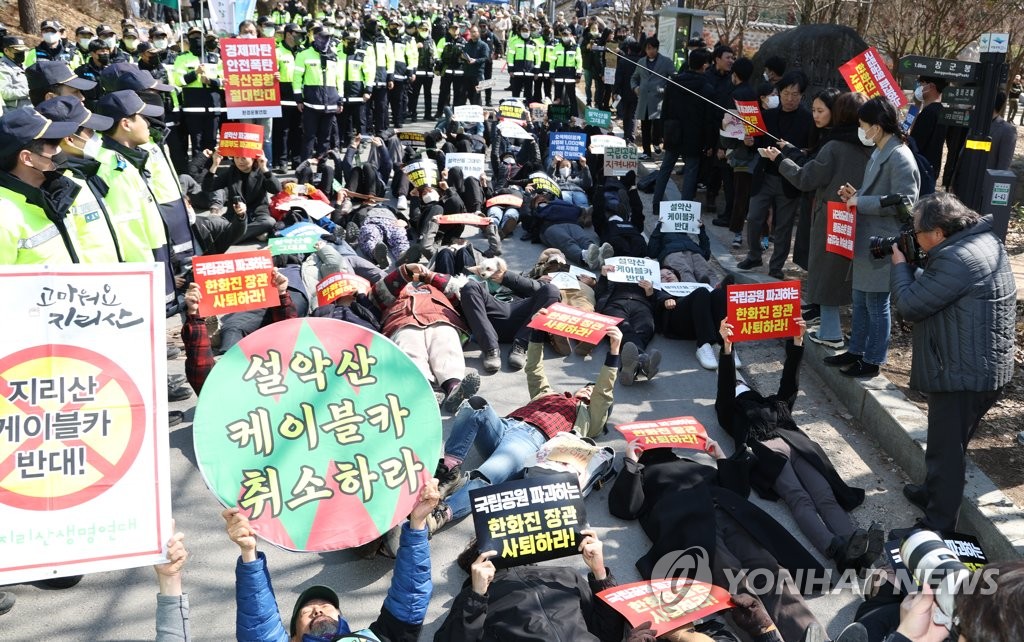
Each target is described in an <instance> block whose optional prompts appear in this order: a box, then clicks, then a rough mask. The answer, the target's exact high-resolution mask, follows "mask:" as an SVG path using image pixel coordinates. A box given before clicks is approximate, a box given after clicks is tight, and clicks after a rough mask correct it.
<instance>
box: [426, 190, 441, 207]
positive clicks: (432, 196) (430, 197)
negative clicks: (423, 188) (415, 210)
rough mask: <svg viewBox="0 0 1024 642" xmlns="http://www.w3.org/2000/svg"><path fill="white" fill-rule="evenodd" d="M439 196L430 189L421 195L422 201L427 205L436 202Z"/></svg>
mask: <svg viewBox="0 0 1024 642" xmlns="http://www.w3.org/2000/svg"><path fill="white" fill-rule="evenodd" d="M439 198H441V197H440V196H438V195H437V192H435V191H434V190H430V191H429V192H427V193H426V194H424V195H423V202H424V203H427V204H428V205H429V204H430V203H436V202H437V200H438V199H439Z"/></svg>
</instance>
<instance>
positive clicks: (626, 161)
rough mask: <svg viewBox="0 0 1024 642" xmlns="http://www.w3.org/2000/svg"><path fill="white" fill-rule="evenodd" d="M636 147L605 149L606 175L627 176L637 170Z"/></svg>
mask: <svg viewBox="0 0 1024 642" xmlns="http://www.w3.org/2000/svg"><path fill="white" fill-rule="evenodd" d="M637 162H638V161H637V154H636V147H633V146H628V147H605V148H604V175H605V176H625V175H626V174H628V173H630V172H635V171H636V168H637Z"/></svg>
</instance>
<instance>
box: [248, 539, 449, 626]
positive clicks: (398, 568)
mask: <svg viewBox="0 0 1024 642" xmlns="http://www.w3.org/2000/svg"><path fill="white" fill-rule="evenodd" d="M257 555H258V557H257V559H256V560H255V561H253V562H249V563H245V562H242V559H241V557H239V559H238V563H237V564H236V566H235V601H236V608H237V614H236V619H235V637H236V638H237V639H238V641H239V642H288V640H289V635H288V631H287V630H286V629H285V627H284V623H283V622H282V621H281V614H280V612H279V611H278V608H277V598H276V597H275V596H274V587H273V585H271V583H270V570H269V569H268V568H267V558H266V556H265V555H264V554H263V553H257ZM432 591H433V583H432V582H431V580H430V544H429V543H428V541H427V529H425V528H424V529H423V530H418V531H414V530H411V529H410V528H409V522H406V523H405V524H403V525H402V535H401V540H400V547H399V549H398V557H397V558H396V559H395V570H394V575H393V576H392V578H391V587H390V588H389V589H388V595H387V597H386V598H384V606H383V608H381V611H380V617H378V618H377V620H376V621H375V622H374V623H373V624H371V625H370V626H369V627H367V629H364V630H362V631H359V632H358V633H360V634H361V635H366V636H371V635H372V636H376V637H377V638H378V639H380V640H381V642H413V641H414V640H416V639H418V638H419V634H420V629H421V628H422V627H423V618H424V617H425V616H426V614H427V605H428V604H429V603H430V594H431V592H432ZM349 632H350V629H349V626H348V622H346V621H345V618H341V619H340V620H339V622H338V634H343V633H349ZM304 640H305V641H306V642H322V639H321V638H316V637H312V636H309V635H307V636H304Z"/></svg>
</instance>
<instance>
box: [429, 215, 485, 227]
mask: <svg viewBox="0 0 1024 642" xmlns="http://www.w3.org/2000/svg"><path fill="white" fill-rule="evenodd" d="M491 223H493V221H492V220H491V219H490V218H489V217H487V216H477V215H476V214H442V215H441V216H438V217H437V224H438V225H475V226H477V227H487V226H488V225H490V224H491Z"/></svg>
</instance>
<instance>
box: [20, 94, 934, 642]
mask: <svg viewBox="0 0 1024 642" xmlns="http://www.w3.org/2000/svg"><path fill="white" fill-rule="evenodd" d="M506 85H507V83H506V82H504V78H500V77H499V78H496V83H495V86H496V87H497V88H499V89H500V88H502V87H505V86H506ZM499 95H505V94H504V92H501V91H498V92H496V96H495V98H497V96H499ZM419 125H420V126H419V127H418V128H417V129H419V130H423V129H424V128H425V127H424V124H423V123H420V124H419ZM644 198H645V201H646V204H647V206H648V211H649V207H650V197H649V196H648V195H644ZM517 236H518V234H517ZM478 243H480V247H481V248H483V246H484V245H483V242H482V239H479V240H478ZM540 249H542V248H541V247H540V246H537V245H529V244H527V243H524V242H522V241H519V240H518V239H515V240H511V239H510V241H509V242H508V243H507V244H506V253H505V258H506V259H507V260H508V262H509V264H510V265H511V266H512V267H514V268H517V269H523V268H526V267H528V266H530V265H532V264H533V262H534V260H535V258H536V256H537V253H538V252H539V251H540ZM652 347H656V348H658V349H659V350H661V351H662V352H663V353H664V354H665V359H664V361H663V362H662V365H663V368H664V370H663V372H662V373H661V374H659V375H658V376H657V378H655V379H654V380H653V381H651V382H649V383H641V384H639V385H635V386H633V387H629V388H623V387H619V388H618V389H617V390H616V391H615V409H614V416H613V421H614V422H616V423H618V422H626V421H632V420H635V419H655V418H661V417H669V416H676V415H693V416H695V417H696V418H697V419H698V420H700V421H701V422H702V423H703V424H704V425H705V426H706V427H707V428H708V431H709V433H710V434H711V436H712V437H713V438H715V439H718V440H719V441H720V442H721V443H722V444H723V445H724V446H725V447H726V450H727V451H729V452H731V451H732V443H731V440H730V439H729V438H728V437H727V436H726V435H725V434H724V433H723V431H722V430H721V429H720V428H719V427H718V425H717V422H716V420H715V415H714V408H713V405H714V396H715V374H714V373H713V372H709V371H707V370H704V369H702V368H701V367H700V365H699V364H698V363H697V361H696V358H695V356H694V350H695V347H696V346H694V345H693V344H692V343H691V342H681V341H670V340H666V339H664V338H662V337H658V338H656V339H655V341H654V344H653V345H652ZM507 349H508V346H505V349H504V352H506V353H507ZM739 353H740V355H741V357H742V360H743V362H744V364H745V370H746V373H747V375H748V378H749V379H750V380H751V381H752V382H753V383H754V384H755V385H756V386H757V387H759V388H760V389H761V390H764V391H771V390H774V387H775V386H777V385H778V379H779V376H780V374H781V361H780V359H781V357H782V355H783V345H782V342H780V341H767V342H763V343H759V344H756V345H743V346H741V347H740V348H739ZM595 354H596V355H597V357H596V358H595V357H589V358H586V359H582V358H580V357H577V356H575V355H572V356H569V357H566V358H561V357H557V356H554V355H553V354H551V353H549V355H548V358H547V361H546V367H547V371H548V373H549V375H550V378H551V380H552V383H553V384H554V385H555V386H556V387H564V388H565V389H574V387H575V386H578V384H579V382H582V381H587V380H592V379H593V375H594V373H596V371H597V370H598V368H599V367H600V363H601V361H602V360H603V357H604V348H603V347H602V348H598V349H597V350H596V351H595ZM467 355H468V359H467V361H468V365H469V366H470V367H477V368H480V365H481V364H480V353H479V349H477V348H476V346H475V345H470V346H469V349H468V352H467ZM169 370H170V372H172V373H181V372H183V371H184V362H183V360H182V359H178V360H175V361H171V362H170V364H169ZM481 394H482V395H483V396H485V397H486V398H487V399H488V400H489V401H490V402H491V403H492V405H493V406H494V407H495V408H496V409H497V410H498V411H499V412H507V411H510V410H512V409H513V408H515V407H518V406H520V405H522V404H524V403H525V402H527V401H528V399H527V392H526V385H525V377H524V375H523V374H522V373H521V372H517V373H512V372H507V371H502V372H500V373H498V374H495V375H492V376H485V377H484V378H483V385H482V389H481ZM225 403H230V400H225ZM194 406H195V399H194V398H193V399H191V400H188V401H185V402H179V403H176V404H172V407H174V408H178V409H181V410H184V411H185V412H186V422H185V423H182V424H179V425H178V426H174V427H173V428H171V429H170V446H171V462H170V466H171V479H172V481H173V491H172V499H173V506H174V515H175V517H176V519H177V523H178V528H179V529H180V530H182V531H184V532H185V533H186V544H187V546H188V549H189V551H190V552H191V557H190V559H189V562H188V565H187V566H186V569H185V589H186V591H187V592H188V593H189V595H190V600H191V604H192V620H191V621H192V633H193V635H194V637H195V638H196V639H197V640H214V639H216V640H225V639H230V638H231V637H232V636H233V632H234V617H235V604H234V596H233V582H234V578H233V572H234V565H235V560H236V558H237V554H238V552H237V549H236V548H235V547H234V546H233V545H232V544H231V543H230V541H229V540H228V539H227V537H226V535H225V533H224V529H223V522H222V520H221V519H220V517H219V513H220V510H221V507H220V505H219V504H218V502H217V501H216V500H215V499H214V496H213V494H212V493H211V492H210V491H209V490H208V489H207V488H206V486H205V484H204V482H203V480H202V476H201V475H200V474H199V472H198V470H197V468H196V464H195V453H194V451H193V447H192V426H191V424H190V423H189V421H191V418H192V411H193V410H194ZM847 418H848V415H846V414H845V409H844V408H842V406H841V405H840V404H838V402H837V401H836V400H835V399H834V398H833V396H832V395H831V393H830V391H829V390H828V389H826V388H824V387H823V386H822V383H821V381H820V380H819V379H818V378H817V377H815V376H814V374H813V373H812V372H810V370H809V369H806V368H805V369H804V372H803V373H802V379H801V392H800V397H799V399H798V400H797V402H796V411H795V419H796V421H797V422H798V423H799V424H800V425H801V426H802V427H803V428H805V429H806V430H807V432H808V433H809V434H810V435H811V436H812V437H813V438H814V439H816V440H817V441H818V442H819V443H820V444H821V445H822V447H823V448H824V450H825V452H827V453H828V454H829V456H830V457H831V458H832V460H833V461H834V462H835V463H836V465H837V467H838V469H839V471H840V474H841V475H842V476H843V477H844V478H845V479H846V480H847V481H849V482H851V483H853V484H855V485H859V486H862V487H864V488H865V489H866V490H867V500H866V501H865V503H864V505H863V506H861V507H860V508H858V509H857V510H856V511H854V517H855V518H856V520H857V521H858V522H860V523H861V524H862V525H865V526H866V525H867V524H869V523H870V522H871V521H872V520H878V521H880V522H882V523H883V524H884V525H885V526H886V527H887V528H889V527H894V526H902V525H906V524H907V523H909V522H910V521H911V520H912V518H913V516H914V512H913V510H912V509H911V507H910V506H909V504H907V503H906V502H905V501H904V500H903V498H902V495H901V494H900V492H899V490H898V489H899V488H900V487H901V485H902V484H903V483H904V481H905V479H904V477H903V475H902V472H899V471H897V470H895V469H894V465H893V464H892V463H891V461H889V460H888V459H887V458H886V457H885V456H884V455H883V454H882V453H881V452H880V450H879V448H878V446H877V444H875V443H872V442H871V441H870V440H868V439H867V438H866V437H864V436H863V435H862V434H861V433H860V432H859V431H858V430H857V429H856V427H854V426H851V425H850V423H849V421H848V420H847ZM448 423H449V422H448V417H447V415H446V416H445V430H446V433H447V429H448V427H449V426H448ZM616 435H617V433H613V434H612V435H609V436H608V437H606V438H604V439H602V443H603V444H607V445H611V446H612V447H614V448H615V449H616V451H618V452H620V453H621V451H622V447H623V445H624V444H623V442H622V440H621V439H617V438H616ZM472 461H473V460H470V463H472ZM885 489H896V490H895V492H893V491H892V490H888V491H887V490H885ZM607 498H608V490H607V489H604V490H601V491H598V492H595V493H594V494H593V495H591V497H590V498H589V499H588V500H587V509H588V516H589V519H590V522H591V524H592V525H594V526H595V527H596V528H597V530H598V532H599V534H600V536H601V538H602V539H603V540H604V541H605V556H606V561H607V564H608V566H609V567H610V568H611V569H612V571H613V572H614V573H615V575H616V577H617V578H618V580H619V581H620V582H622V583H625V582H631V581H636V580H638V579H640V578H639V576H638V574H637V572H636V570H635V568H634V566H633V563H634V561H635V560H636V559H637V558H639V557H640V556H641V555H642V554H643V553H644V552H646V550H647V547H648V541H647V538H646V537H645V536H644V535H643V533H642V531H641V530H640V529H639V527H638V525H637V524H635V523H628V522H624V521H621V520H619V519H616V518H613V517H611V516H610V515H609V514H608V509H607ZM755 501H757V502H758V503H759V504H760V505H761V506H762V507H764V508H765V509H766V510H768V511H769V512H771V513H772V514H773V515H774V516H775V517H776V518H777V519H778V520H779V521H780V522H781V523H782V524H783V525H785V526H786V527H787V528H788V529H789V530H790V531H791V532H793V533H795V534H796V535H797V537H798V538H801V539H803V538H802V536H801V535H800V533H799V531H798V529H797V528H796V525H795V523H794V522H793V520H792V519H791V517H790V515H789V512H788V511H787V510H786V508H785V507H784V506H783V505H782V504H777V503H769V502H764V501H762V500H760V499H757V500H755ZM693 527H694V528H701V525H699V524H695V525H693ZM471 535H472V524H471V521H470V520H465V521H463V522H462V523H460V524H458V525H456V526H454V527H451V528H449V529H447V530H445V531H444V532H442V533H441V534H440V535H438V536H437V537H435V538H434V539H433V541H432V542H431V548H432V562H433V579H434V597H433V599H432V601H431V605H430V610H429V613H428V615H427V618H426V623H425V626H424V634H423V636H422V639H430V638H431V637H432V636H433V633H434V631H435V630H436V629H437V628H438V627H439V626H440V623H441V622H442V621H443V619H444V616H445V614H446V613H447V610H448V608H449V607H450V605H451V603H452V599H453V597H454V596H455V595H456V594H457V593H458V591H459V590H460V588H461V585H462V582H463V580H464V579H465V576H464V575H463V573H462V571H461V570H459V569H458V567H456V566H455V565H454V560H455V557H456V556H457V555H458V553H459V552H460V551H461V550H462V548H463V547H464V546H465V544H466V542H467V541H468V540H469V538H470V536H471ZM804 541H805V544H806V540H804ZM808 546H809V545H808ZM261 549H262V550H264V551H265V552H266V553H267V557H268V560H269V564H270V569H271V573H272V577H273V581H274V586H275V587H276V589H277V597H278V600H279V604H280V605H281V607H282V609H284V612H285V618H286V620H287V618H288V616H290V614H291V608H292V605H293V603H294V600H295V599H296V598H297V596H298V594H299V593H300V592H301V591H302V590H303V589H304V588H306V587H308V586H310V585H312V584H327V585H330V586H332V587H335V588H336V589H337V590H338V591H339V593H341V594H342V595H343V609H344V612H345V615H346V616H347V617H348V618H349V621H350V622H351V623H352V624H353V625H354V626H356V627H361V626H365V625H366V624H368V623H369V622H371V621H372V620H373V619H374V618H375V617H376V615H377V614H378V612H379V610H380V606H381V603H382V602H383V599H384V595H385V592H386V590H387V587H388V584H389V582H390V577H391V576H390V573H391V568H392V564H391V562H390V561H389V560H386V559H378V560H375V561H372V562H365V561H362V560H359V559H357V558H355V557H354V556H352V555H351V554H349V553H347V552H338V553H330V554H302V553H291V552H286V551H283V550H279V549H277V548H275V547H273V546H270V545H261ZM563 563H564V564H569V565H573V566H575V567H576V568H578V569H579V570H580V572H583V571H584V570H585V566H584V565H583V563H582V561H581V560H580V559H579V558H570V559H567V560H564V561H563ZM5 590H11V591H13V592H14V593H15V594H16V595H17V597H18V604H17V605H16V606H15V609H14V610H13V611H12V612H11V613H9V614H8V615H6V616H3V617H2V618H0V640H18V641H23V640H35V639H40V638H41V637H44V636H45V637H48V638H50V639H55V640H89V641H90V642H92V641H97V640H151V639H153V637H154V625H153V613H154V608H155V597H154V596H155V594H156V582H155V576H154V573H153V571H152V570H150V569H148V568H143V569H135V570H129V571H120V572H109V573H100V574H95V575H92V576H89V577H86V578H85V579H84V580H83V581H82V582H81V584H79V585H78V586H77V587H75V588H73V589H70V590H66V591H60V592H56V591H50V590H46V589H44V588H41V587H38V586H35V585H20V586H15V587H10V588H9V589H5ZM858 602H859V599H858V598H857V597H856V596H854V595H853V594H852V593H851V592H849V591H846V592H843V593H841V594H838V595H828V596H821V597H817V598H814V599H812V600H810V606H811V608H812V609H813V611H814V612H815V614H817V616H818V617H819V619H820V620H821V621H822V622H823V623H825V624H826V625H829V623H832V624H830V625H829V626H828V629H829V632H830V633H831V634H832V635H833V636H834V635H836V634H837V633H838V632H839V631H840V630H841V629H842V626H844V625H845V624H846V623H848V622H849V621H850V620H851V619H852V617H853V613H854V610H855V608H856V605H857V603H858Z"/></svg>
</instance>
